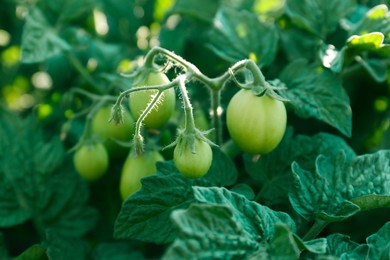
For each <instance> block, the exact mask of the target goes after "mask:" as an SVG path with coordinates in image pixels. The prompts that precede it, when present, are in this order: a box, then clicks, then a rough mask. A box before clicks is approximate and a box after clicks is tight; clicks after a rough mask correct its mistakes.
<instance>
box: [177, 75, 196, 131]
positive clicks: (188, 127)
mask: <svg viewBox="0 0 390 260" xmlns="http://www.w3.org/2000/svg"><path fill="white" fill-rule="evenodd" d="M177 79H178V80H179V89H180V92H181V95H182V103H183V108H184V119H185V124H184V131H185V132H186V133H192V132H194V131H195V120H194V113H193V108H192V105H191V102H190V98H189V96H188V92H187V89H186V86H185V78H184V77H183V76H179V77H178V78H177Z"/></svg>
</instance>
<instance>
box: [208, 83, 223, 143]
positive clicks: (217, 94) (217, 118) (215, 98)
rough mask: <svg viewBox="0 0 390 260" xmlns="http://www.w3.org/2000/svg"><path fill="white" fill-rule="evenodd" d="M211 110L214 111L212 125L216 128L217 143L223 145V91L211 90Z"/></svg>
mask: <svg viewBox="0 0 390 260" xmlns="http://www.w3.org/2000/svg"><path fill="white" fill-rule="evenodd" d="M210 92H211V109H212V115H213V117H212V125H213V128H214V136H215V143H216V144H217V145H220V144H221V143H222V111H221V109H222V107H221V90H220V89H211V91H210Z"/></svg>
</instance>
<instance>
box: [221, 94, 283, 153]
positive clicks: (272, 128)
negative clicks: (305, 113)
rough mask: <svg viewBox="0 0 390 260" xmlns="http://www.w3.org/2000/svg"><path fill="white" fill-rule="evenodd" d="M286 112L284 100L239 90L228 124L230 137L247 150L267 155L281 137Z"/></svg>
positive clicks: (231, 104)
mask: <svg viewBox="0 0 390 260" xmlns="http://www.w3.org/2000/svg"><path fill="white" fill-rule="evenodd" d="M286 123H287V112H286V108H285V106H284V104H283V102H282V101H279V100H276V99H274V98H272V97H269V96H268V95H262V96H260V97H258V96H255V95H253V93H252V92H251V91H250V90H244V89H243V90H240V91H239V92H238V93H236V94H235V95H234V96H233V98H232V99H231V100H230V102H229V105H228V107H227V111H226V124H227V128H228V130H229V133H230V136H231V138H232V139H233V140H234V142H235V143H236V144H237V145H238V147H240V149H242V150H243V151H244V152H247V153H250V154H266V153H268V152H270V151H272V150H273V149H274V148H275V147H276V146H277V145H278V144H279V143H280V141H281V140H282V138H283V135H284V132H285V130H286Z"/></svg>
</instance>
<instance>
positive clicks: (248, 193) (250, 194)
mask: <svg viewBox="0 0 390 260" xmlns="http://www.w3.org/2000/svg"><path fill="white" fill-rule="evenodd" d="M230 191H232V192H235V193H238V194H241V195H243V196H245V197H246V198H247V199H248V200H253V199H254V198H255V193H254V191H253V189H252V188H251V187H250V186H249V185H247V184H245V183H239V184H237V185H234V186H233V187H232V188H231V189H230Z"/></svg>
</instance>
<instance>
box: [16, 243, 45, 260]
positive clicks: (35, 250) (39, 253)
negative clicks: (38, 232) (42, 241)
mask: <svg viewBox="0 0 390 260" xmlns="http://www.w3.org/2000/svg"><path fill="white" fill-rule="evenodd" d="M46 259H49V258H48V256H47V254H46V248H45V247H43V246H41V245H34V246H31V247H29V248H28V249H26V250H25V251H24V252H23V253H22V254H20V255H18V256H17V257H15V258H14V260H46Z"/></svg>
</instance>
